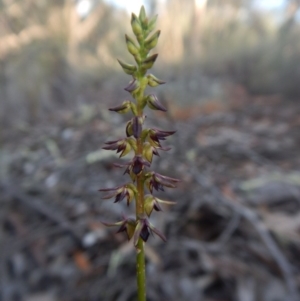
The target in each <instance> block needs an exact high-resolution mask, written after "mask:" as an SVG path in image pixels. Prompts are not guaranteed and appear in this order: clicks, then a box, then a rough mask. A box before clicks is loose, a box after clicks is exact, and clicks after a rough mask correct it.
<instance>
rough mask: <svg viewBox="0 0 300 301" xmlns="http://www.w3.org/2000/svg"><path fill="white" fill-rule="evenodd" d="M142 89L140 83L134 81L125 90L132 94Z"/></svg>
mask: <svg viewBox="0 0 300 301" xmlns="http://www.w3.org/2000/svg"><path fill="white" fill-rule="evenodd" d="M139 87H140V83H139V81H138V80H137V79H133V80H132V81H131V82H130V83H129V84H128V86H127V87H126V88H124V90H125V91H127V92H129V93H132V92H134V91H135V90H137V89H138V88H139Z"/></svg>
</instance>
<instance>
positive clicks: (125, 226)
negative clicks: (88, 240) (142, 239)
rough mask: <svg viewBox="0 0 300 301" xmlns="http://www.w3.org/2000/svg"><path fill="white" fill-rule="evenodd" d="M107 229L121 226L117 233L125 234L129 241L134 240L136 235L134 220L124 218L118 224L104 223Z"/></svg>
mask: <svg viewBox="0 0 300 301" xmlns="http://www.w3.org/2000/svg"><path fill="white" fill-rule="evenodd" d="M102 224H103V225H105V226H107V227H113V226H120V227H119V229H118V230H117V232H116V233H121V232H125V233H126V235H127V238H128V240H130V239H131V238H132V236H133V235H134V233H135V227H136V221H135V220H134V219H133V218H127V217H124V216H123V219H122V220H121V221H119V222H116V223H107V222H102Z"/></svg>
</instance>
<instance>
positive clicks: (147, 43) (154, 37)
mask: <svg viewBox="0 0 300 301" xmlns="http://www.w3.org/2000/svg"><path fill="white" fill-rule="evenodd" d="M159 35H160V30H158V31H156V32H155V33H154V34H153V35H152V36H151V37H150V38H148V39H147V40H146V41H145V48H147V49H149V50H150V49H152V48H154V47H155V46H156V44H157V42H158V38H159Z"/></svg>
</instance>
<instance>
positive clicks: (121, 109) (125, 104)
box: [109, 100, 131, 114]
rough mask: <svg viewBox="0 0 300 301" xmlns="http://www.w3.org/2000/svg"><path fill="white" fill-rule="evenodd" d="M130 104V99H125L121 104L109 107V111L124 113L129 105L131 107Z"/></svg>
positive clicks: (128, 108)
mask: <svg viewBox="0 0 300 301" xmlns="http://www.w3.org/2000/svg"><path fill="white" fill-rule="evenodd" d="M130 104H131V101H129V100H125V101H124V102H123V103H122V104H121V105H119V106H116V107H113V108H109V111H113V112H117V113H120V114H125V113H127V112H128V111H129V110H130V107H131V106H130Z"/></svg>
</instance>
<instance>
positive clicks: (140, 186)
mask: <svg viewBox="0 0 300 301" xmlns="http://www.w3.org/2000/svg"><path fill="white" fill-rule="evenodd" d="M139 69H140V68H139ZM139 71H140V70H139ZM143 77H144V76H142V75H139V76H138V79H139V80H140V82H141V83H142V81H143ZM144 90H145V86H143V85H142V87H141V88H140V91H139V93H138V95H136V101H137V110H138V116H139V117H142V116H143V108H142V106H141V102H142V100H143V97H144ZM142 154H143V141H142V139H141V138H138V139H137V151H136V155H142ZM136 186H137V191H138V194H137V199H136V220H137V221H138V219H139V218H140V217H143V216H144V213H145V209H144V174H143V172H142V173H141V174H139V175H138V176H137V179H136ZM136 274H137V290H138V301H146V271H145V251H144V242H143V240H142V239H141V238H139V240H138V244H137V255H136Z"/></svg>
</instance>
